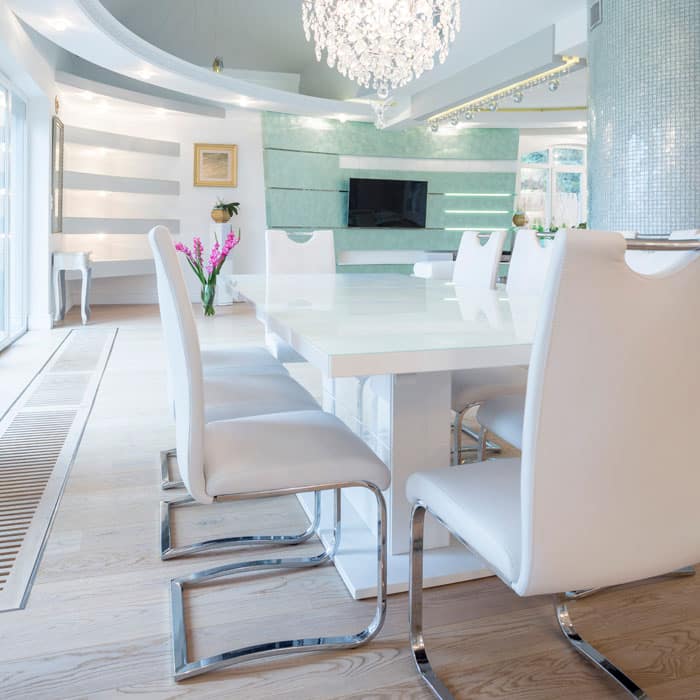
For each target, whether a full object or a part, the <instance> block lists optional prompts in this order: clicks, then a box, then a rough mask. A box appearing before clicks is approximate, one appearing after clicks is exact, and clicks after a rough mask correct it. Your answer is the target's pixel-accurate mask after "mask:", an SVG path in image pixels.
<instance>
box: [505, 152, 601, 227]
mask: <svg viewBox="0 0 700 700" xmlns="http://www.w3.org/2000/svg"><path fill="white" fill-rule="evenodd" d="M587 199H588V198H587V192H586V151H585V149H584V148H582V147H581V146H568V145H562V146H552V147H551V148H544V149H542V150H540V151H533V152H531V153H526V154H525V155H524V156H523V157H522V158H521V167H520V189H519V201H518V208H519V209H522V210H524V211H525V213H526V214H527V216H528V219H529V220H530V225H532V226H538V225H539V226H543V227H544V228H545V229H548V228H550V226H557V227H559V228H562V227H569V228H571V227H574V226H578V224H581V223H583V222H585V221H586V220H587V218H588V207H587Z"/></svg>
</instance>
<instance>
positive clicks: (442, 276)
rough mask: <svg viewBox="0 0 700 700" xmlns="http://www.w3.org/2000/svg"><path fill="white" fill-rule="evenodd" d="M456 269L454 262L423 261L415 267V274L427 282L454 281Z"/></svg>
mask: <svg viewBox="0 0 700 700" xmlns="http://www.w3.org/2000/svg"><path fill="white" fill-rule="evenodd" d="M454 269H455V264H454V262H453V261H452V260H421V261H420V262H417V263H415V264H414V265H413V274H414V275H415V276H416V277H422V278H423V279H427V280H452V275H453V273H454Z"/></svg>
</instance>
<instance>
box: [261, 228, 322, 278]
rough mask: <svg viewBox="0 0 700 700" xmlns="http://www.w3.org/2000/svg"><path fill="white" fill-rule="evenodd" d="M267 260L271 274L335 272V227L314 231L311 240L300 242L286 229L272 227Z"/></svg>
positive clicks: (269, 230)
mask: <svg viewBox="0 0 700 700" xmlns="http://www.w3.org/2000/svg"><path fill="white" fill-rule="evenodd" d="M302 235H306V234H302ZM265 261H266V270H267V274H268V275H296V274H324V273H325V274H330V273H335V244H334V242H333V231H330V230H321V231H312V232H311V233H310V234H309V238H308V240H306V241H301V242H299V241H295V240H292V239H291V238H290V237H289V235H288V234H287V232H286V231H279V230H275V229H268V230H267V231H265Z"/></svg>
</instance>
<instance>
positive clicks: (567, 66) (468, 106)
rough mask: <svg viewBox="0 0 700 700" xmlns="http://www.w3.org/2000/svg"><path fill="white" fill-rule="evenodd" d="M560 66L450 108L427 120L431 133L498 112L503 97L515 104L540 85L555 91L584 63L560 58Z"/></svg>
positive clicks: (571, 58)
mask: <svg viewBox="0 0 700 700" xmlns="http://www.w3.org/2000/svg"><path fill="white" fill-rule="evenodd" d="M561 60H562V63H561V65H558V66H555V67H554V68H550V69H549V70H546V71H543V72H541V73H536V74H535V75H531V76H530V77H529V78H525V79H524V80H519V81H518V82H516V83H512V84H510V85H507V86H506V87H504V88H500V89H499V90H494V91H493V92H489V93H487V94H486V95H481V96H480V97H477V98H474V99H473V100H469V101H468V102H464V103H462V104H461V105H458V106H456V107H452V108H450V109H448V110H445V111H444V112H440V113H439V114H435V115H433V116H432V117H430V118H429V119H428V124H429V125H430V128H431V130H432V131H437V130H438V127H439V125H440V124H442V123H443V122H449V123H450V124H452V125H453V126H456V125H457V124H458V123H459V119H460V117H461V118H463V119H465V120H466V121H471V120H472V119H473V118H474V114H476V113H477V112H484V111H489V112H495V111H497V110H498V102H499V100H502V99H503V98H504V97H513V99H514V100H515V102H516V103H519V102H521V101H522V99H523V90H529V89H531V88H533V87H535V86H537V85H541V84H542V83H547V82H548V83H549V86H550V90H551V91H555V90H556V89H557V88H558V87H559V79H560V78H562V77H563V76H565V75H567V74H569V73H570V72H571V71H572V70H575V69H578V68H583V66H584V65H585V61H584V60H583V59H581V58H579V57H578V56H562V57H561Z"/></svg>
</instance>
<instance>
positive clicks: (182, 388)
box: [149, 226, 390, 680]
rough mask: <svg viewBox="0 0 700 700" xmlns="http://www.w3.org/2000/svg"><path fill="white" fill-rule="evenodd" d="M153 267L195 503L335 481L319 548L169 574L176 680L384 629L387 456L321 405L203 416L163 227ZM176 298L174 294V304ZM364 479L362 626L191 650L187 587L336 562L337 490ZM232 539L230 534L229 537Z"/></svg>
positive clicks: (188, 314) (156, 236)
mask: <svg viewBox="0 0 700 700" xmlns="http://www.w3.org/2000/svg"><path fill="white" fill-rule="evenodd" d="M149 241H150V243H151V246H152V248H153V251H154V258H155V265H156V274H158V275H159V276H160V277H161V281H162V285H163V287H167V293H166V294H164V295H163V299H162V303H161V307H162V314H163V321H164V326H165V328H166V336H167V340H168V343H167V352H168V360H169V362H170V365H171V371H172V379H173V389H174V397H175V429H176V442H177V453H178V456H179V461H180V470H181V473H182V478H183V481H184V482H185V486H186V488H187V490H188V491H189V493H190V495H191V496H192V498H193V499H194V500H195V501H196V502H197V503H209V504H210V503H217V502H219V501H223V500H243V499H248V498H262V497H266V498H267V497H273V496H282V495H289V494H294V493H299V492H314V493H315V494H316V500H317V502H318V494H319V493H320V492H321V491H325V490H332V491H333V492H334V504H335V518H334V523H335V540H334V544H333V545H331V546H329V547H328V548H326V549H325V550H324V552H323V553H322V554H319V555H316V556H313V557H299V558H289V559H277V558H275V559H269V560H263V561H252V562H243V563H238V564H230V565H224V566H219V567H216V568H214V569H210V570H208V571H201V572H197V573H190V574H187V575H184V576H181V577H178V578H174V579H173V580H172V581H171V583H170V592H171V607H172V624H173V628H172V629H173V652H174V661H175V679H176V680H183V679H185V678H190V677H192V676H196V675H198V674H201V673H204V672H207V671H211V670H214V669H217V668H220V667H222V666H226V665H230V664H235V663H238V662H241V661H244V660H246V659H255V658H260V657H266V656H272V655H274V654H286V653H293V652H299V651H311V650H314V649H322V648H326V649H343V648H351V647H355V646H359V645H360V644H363V643H365V642H367V641H369V640H370V639H372V638H373V637H374V636H375V635H376V634H377V633H378V632H379V630H380V629H381V627H382V624H383V622H384V617H385V614H386V527H387V526H386V505H385V502H384V498H383V496H382V490H383V489H386V488H388V486H389V481H390V475H389V470H388V469H387V468H386V466H385V465H384V463H383V462H382V461H381V460H380V459H379V458H378V457H377V456H376V455H375V454H374V452H372V450H371V449H370V448H369V447H368V446H367V445H366V444H365V443H364V442H363V441H362V440H360V439H359V438H358V437H357V436H356V435H355V434H354V433H353V432H352V431H351V430H350V429H349V428H347V427H346V426H345V425H344V424H343V423H342V422H341V421H340V420H338V419H337V418H335V417H334V416H331V415H329V414H327V413H323V412H322V411H318V410H308V411H293V412H288V413H272V414H266V415H257V416H249V417H245V418H235V419H231V420H217V421H214V422H207V417H206V415H205V397H206V382H205V380H204V377H203V374H202V363H201V356H200V350H199V342H198V338H197V331H196V327H195V323H194V317H193V315H192V311H191V305H190V303H189V299H188V297H187V290H186V289H185V287H184V285H182V284H180V282H181V281H182V278H181V273H180V268H179V266H178V264H177V260H176V258H175V251H174V250H173V248H172V243H171V240H170V236H169V234H168V231H167V229H165V228H164V227H162V226H157V227H156V228H154V229H153V230H152V231H151V232H150V233H149ZM171 300H172V303H171ZM345 487H363V488H366V489H368V490H369V491H370V492H371V493H372V494H373V495H374V497H375V499H376V503H377V518H378V520H377V523H378V525H377V576H378V581H377V590H378V595H377V606H376V610H375V614H374V617H373V619H372V621H371V622H370V624H369V625H368V626H367V627H366V628H364V629H363V630H361V631H360V632H358V633H357V634H352V635H344V636H336V637H315V638H307V639H295V640H283V641H275V642H270V643H268V644H257V645H255V646H253V647H242V648H240V649H236V650H233V651H226V652H223V653H221V654H217V655H215V656H212V657H208V658H205V659H198V660H194V661H192V660H190V659H189V658H188V645H187V628H186V624H185V615H184V609H183V589H184V588H190V587H194V586H198V585H202V584H206V583H209V582H211V581H213V580H216V579H219V578H222V577H230V576H232V575H234V574H237V573H244V572H249V571H254V570H260V569H292V568H308V567H312V566H317V565H319V564H323V563H326V562H332V560H333V557H334V556H335V551H336V548H337V547H338V544H339V536H340V532H339V526H340V490H341V489H342V488H345ZM233 539H234V538H231V541H233ZM236 539H237V541H238V543H242V542H244V543H249V544H254V543H260V542H279V541H280V539H279V538H277V537H275V536H264V537H248V538H236Z"/></svg>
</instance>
